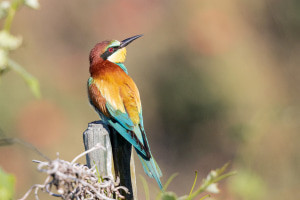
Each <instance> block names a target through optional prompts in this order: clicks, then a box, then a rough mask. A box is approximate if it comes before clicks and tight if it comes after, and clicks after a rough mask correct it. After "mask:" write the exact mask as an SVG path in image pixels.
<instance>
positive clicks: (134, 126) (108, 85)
mask: <svg viewBox="0 0 300 200" xmlns="http://www.w3.org/2000/svg"><path fill="white" fill-rule="evenodd" d="M141 36H142V35H136V36H133V37H130V38H127V39H125V40H123V41H121V42H119V41H118V40H111V41H103V42H101V43H98V44H96V46H95V47H94V48H93V49H92V50H91V52H90V69H89V70H90V74H91V77H90V78H89V79H88V96H89V100H90V103H91V105H92V106H93V107H94V109H95V110H96V112H97V113H98V114H99V116H100V118H101V120H102V121H104V123H106V124H108V125H109V126H111V127H112V128H113V129H115V130H116V131H117V132H118V133H119V134H121V135H122V136H123V137H124V138H125V139H126V140H127V141H128V142H129V143H131V144H132V145H133V146H134V148H135V149H136V152H137V154H138V156H139V158H140V160H141V162H142V165H143V168H144V170H145V172H146V174H147V175H148V176H150V177H152V178H154V179H155V180H156V181H157V183H158V185H159V187H160V189H162V184H161V182H160V177H161V176H162V173H161V171H160V169H159V167H158V165H157V163H156V162H155V160H154V158H153V156H152V154H151V151H150V147H149V143H148V140H147V137H146V133H145V129H144V124H143V116H142V105H141V100H140V94H139V90H138V88H137V86H136V85H135V83H134V81H133V80H132V79H131V78H130V76H129V75H128V71H127V69H126V67H125V65H124V61H125V58H126V48H125V47H126V46H127V45H128V44H130V43H131V42H132V41H134V40H136V39H137V38H139V37H141Z"/></svg>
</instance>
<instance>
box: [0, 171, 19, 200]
mask: <svg viewBox="0 0 300 200" xmlns="http://www.w3.org/2000/svg"><path fill="white" fill-rule="evenodd" d="M14 192H15V177H14V175H12V174H7V173H5V172H4V171H3V170H2V169H1V168H0V199H1V200H11V199H13V196H14Z"/></svg>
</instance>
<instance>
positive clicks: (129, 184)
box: [83, 121, 137, 200]
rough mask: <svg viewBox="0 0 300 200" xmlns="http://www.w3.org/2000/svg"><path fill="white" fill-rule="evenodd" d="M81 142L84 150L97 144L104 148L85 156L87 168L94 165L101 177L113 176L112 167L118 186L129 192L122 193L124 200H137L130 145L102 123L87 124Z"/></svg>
mask: <svg viewBox="0 0 300 200" xmlns="http://www.w3.org/2000/svg"><path fill="white" fill-rule="evenodd" d="M83 142H84V147H85V150H88V149H90V148H92V147H93V146H95V144H97V143H100V144H101V145H102V146H103V147H105V148H106V151H103V150H102V149H98V150H95V151H93V152H91V153H88V154H87V155H86V160H87V165H88V167H91V166H93V165H94V163H95V164H96V166H97V168H98V170H99V173H100V175H101V176H113V175H112V168H113V166H112V165H114V169H115V170H114V171H115V177H116V176H118V177H119V178H120V185H121V186H125V187H126V188H128V189H129V192H130V194H125V193H123V194H122V195H124V196H125V199H126V200H137V191H136V177H135V167H134V159H133V155H132V145H131V144H130V143H128V142H127V141H126V140H125V139H124V138H123V137H122V136H121V135H120V134H118V133H117V132H115V131H114V129H109V128H108V127H107V126H106V125H105V124H104V123H103V122H102V121H94V122H91V123H89V125H88V128H87V129H86V131H85V132H84V133H83ZM112 158H113V162H112Z"/></svg>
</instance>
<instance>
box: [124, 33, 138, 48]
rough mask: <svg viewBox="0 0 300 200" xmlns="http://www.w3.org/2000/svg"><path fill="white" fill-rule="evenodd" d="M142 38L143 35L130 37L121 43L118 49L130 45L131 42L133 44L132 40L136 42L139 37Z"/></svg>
mask: <svg viewBox="0 0 300 200" xmlns="http://www.w3.org/2000/svg"><path fill="white" fill-rule="evenodd" d="M142 36H143V34H141V35H135V36H133V37H130V38H127V39H125V40H123V41H121V45H120V48H123V47H126V46H127V45H128V44H130V43H131V42H133V41H134V40H136V39H138V38H139V37H142Z"/></svg>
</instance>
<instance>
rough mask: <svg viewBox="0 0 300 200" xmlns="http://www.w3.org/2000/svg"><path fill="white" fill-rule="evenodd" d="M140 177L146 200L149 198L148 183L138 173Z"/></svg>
mask: <svg viewBox="0 0 300 200" xmlns="http://www.w3.org/2000/svg"><path fill="white" fill-rule="evenodd" d="M140 179H141V180H142V183H143V187H144V191H145V196H146V200H150V193H149V187H148V183H147V181H146V179H145V178H144V177H143V176H142V175H140Z"/></svg>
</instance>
